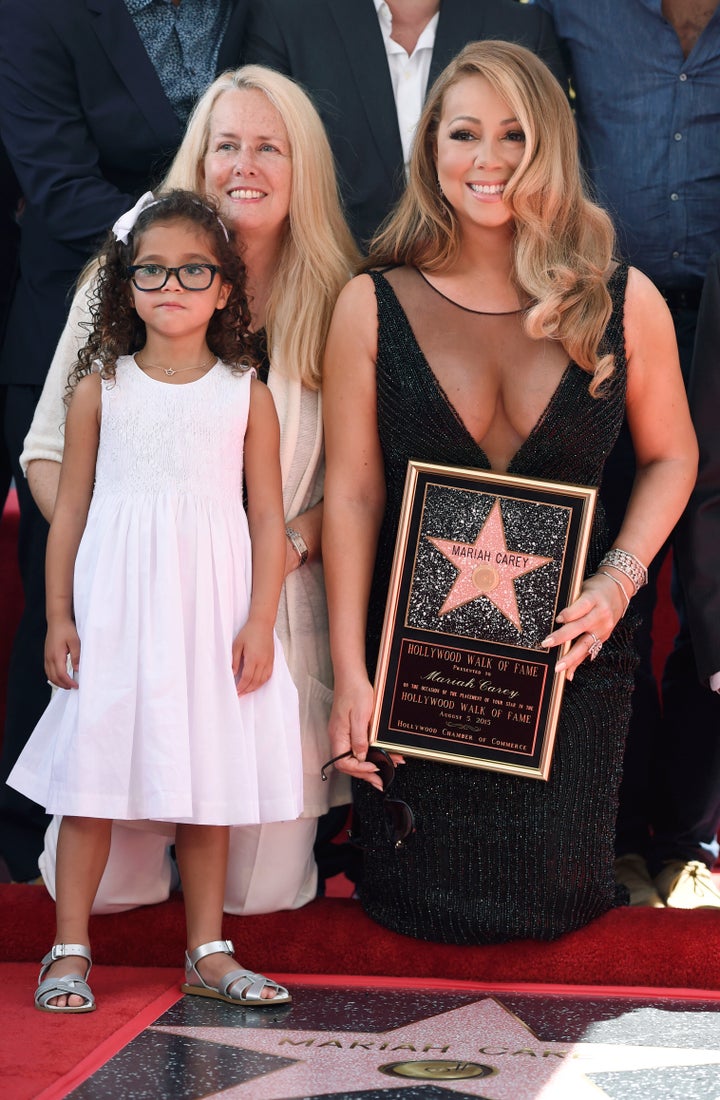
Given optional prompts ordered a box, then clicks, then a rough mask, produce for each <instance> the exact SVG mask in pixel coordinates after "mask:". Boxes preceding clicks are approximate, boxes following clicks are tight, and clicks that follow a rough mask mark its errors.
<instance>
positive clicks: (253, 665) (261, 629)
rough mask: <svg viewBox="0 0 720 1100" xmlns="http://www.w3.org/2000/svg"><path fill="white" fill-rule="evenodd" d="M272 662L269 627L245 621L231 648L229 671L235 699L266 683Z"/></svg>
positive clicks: (272, 639) (272, 646)
mask: <svg viewBox="0 0 720 1100" xmlns="http://www.w3.org/2000/svg"><path fill="white" fill-rule="evenodd" d="M274 659H275V638H274V636H273V630H272V627H271V626H267V625H265V624H264V623H258V622H255V621H253V620H252V619H248V621H247V622H246V623H245V626H244V627H243V628H242V630H241V631H240V632H239V633H238V635H237V637H236V638H235V641H234V642H233V645H232V670H233V676H234V677H235V685H236V687H237V693H238V695H246V694H247V693H248V692H250V691H255V690H256V688H259V687H261V686H262V685H263V684H264V683H265V682H266V681H267V680H269V679H270V676H271V674H272V670H273V661H274Z"/></svg>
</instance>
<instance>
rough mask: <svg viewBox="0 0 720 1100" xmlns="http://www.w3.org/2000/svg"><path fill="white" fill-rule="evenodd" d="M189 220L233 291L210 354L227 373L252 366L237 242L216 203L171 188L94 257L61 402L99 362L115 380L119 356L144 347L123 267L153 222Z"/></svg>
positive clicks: (215, 324) (215, 326) (211, 334)
mask: <svg viewBox="0 0 720 1100" xmlns="http://www.w3.org/2000/svg"><path fill="white" fill-rule="evenodd" d="M173 221H182V222H188V223H190V224H191V225H193V226H196V227H197V228H198V229H201V230H202V231H203V232H205V233H206V234H207V236H208V240H209V243H210V245H211V248H212V252H213V255H214V256H215V259H216V261H217V264H218V267H219V268H220V271H219V273H218V274H219V277H220V278H221V279H222V281H223V282H224V283H229V284H230V286H231V287H232V290H231V292H230V296H229V298H228V300H227V303H226V305H225V308H224V309H218V310H216V311H215V313H214V315H213V316H212V317H211V319H210V324H209V325H208V330H207V344H208V347H209V348H210V350H211V352H212V353H213V355H216V356H217V357H218V359H221V360H222V361H223V362H225V363H227V364H228V365H229V366H230V367H231V368H232V369H235V370H245V369H247V367H249V366H251V365H252V364H253V362H254V354H253V347H254V340H253V337H252V334H251V333H250V331H249V329H250V310H249V308H248V303H247V298H246V295H245V281H246V275H245V264H244V263H243V262H242V260H241V259H240V257H239V255H238V252H237V246H236V243H235V242H234V241H233V239H232V237H230V239H228V237H227V236H226V233H225V227H224V225H223V223H222V222H221V221H220V218H219V216H218V213H217V209H216V206H215V204H214V203H213V202H212V200H211V199H208V198H206V197H203V198H200V196H199V195H196V194H195V193H194V192H192V191H183V190H180V189H175V190H172V191H167V192H165V193H164V194H160V195H158V197H157V199H156V201H155V202H153V203H152V204H151V205H150V206H146V207H145V208H144V209H143V210H141V212H140V214H139V215H138V218H137V221H136V222H135V225H134V226H133V228H132V230H131V231H130V234H129V236H128V241H127V244H123V242H122V241H119V240H117V239H116V237H115V235H114V233H113V232H112V230H111V231H110V232H109V233H108V236H107V238H106V240H105V243H104V245H103V247H102V249H101V251H100V253H99V255H98V263H99V268H98V271H97V275H96V276H95V280H94V284H93V287H92V291H91V294H90V299H89V300H90V315H91V318H92V321H91V323H90V325H89V326H88V327H89V328H90V335H89V337H88V339H87V342H86V343H85V344H84V346H83V347H82V348H81V349H80V351H79V352H78V359H77V363H76V365H75V368H74V369H73V371H72V372H71V374H70V377H69V379H68V386H67V395H66V399H68V400H69V398H70V397H71V396H72V392H73V390H74V388H75V386H76V385H77V383H78V381H79V379H80V378H82V377H83V376H84V375H86V374H89V373H91V371H92V370H93V369H97V368H96V364H99V367H100V374H101V376H102V377H103V378H114V377H115V365H116V363H117V360H118V359H119V358H120V356H121V355H132V354H133V353H134V352H136V351H140V349H141V348H142V347H143V346H144V344H145V339H146V333H145V323H144V321H142V320H141V319H140V317H139V316H138V314H137V313H136V311H135V309H134V307H133V298H132V292H131V290H130V278H129V275H128V268H129V266H130V265H131V264H132V262H133V260H134V258H135V256H136V255H137V247H138V244H139V241H140V238H141V237H142V234H143V233H144V232H145V230H146V229H148V228H149V227H150V226H151V225H153V224H155V223H156V222H163V223H168V222H173Z"/></svg>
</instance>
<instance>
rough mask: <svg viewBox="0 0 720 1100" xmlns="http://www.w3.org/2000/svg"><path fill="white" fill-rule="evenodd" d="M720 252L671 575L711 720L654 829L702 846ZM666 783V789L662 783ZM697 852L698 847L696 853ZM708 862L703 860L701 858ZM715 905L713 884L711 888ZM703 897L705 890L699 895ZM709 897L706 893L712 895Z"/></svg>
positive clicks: (709, 753) (711, 777)
mask: <svg viewBox="0 0 720 1100" xmlns="http://www.w3.org/2000/svg"><path fill="white" fill-rule="evenodd" d="M718 348H720V252H716V253H715V254H714V255H713V256H712V257H711V259H710V263H709V265H708V269H707V275H706V277H705V284H704V286H703V290H702V297H701V299H700V309H699V311H698V321H697V330H696V338H695V352H694V354H693V359H692V365H691V367H690V376H689V379H688V400H689V402H690V412H691V414H692V418H693V423H694V425H695V431H696V432H697V437H698V443H699V445H700V463H699V467H698V477H697V483H696V485H695V488H694V490H693V494H692V496H691V497H690V501H689V503H688V506H687V508H686V509H685V513H684V515H683V517H682V519H681V520H680V523H679V524H678V527H677V531H676V535H675V552H676V554H677V564H678V574H679V581H680V585H681V587H682V596H683V601H684V605H685V608H686V611H687V619H688V624H689V627H690V636H691V638H692V644H693V650H694V654H695V664H696V667H697V673H698V676H699V678H700V680H701V682H702V684H703V688H702V689H701V690H705V691H707V692H708V693H710V692H712V698H711V701H710V704H709V706H708V713H709V714H712V713H714V717H715V721H714V722H707V723H706V724H705V726H704V727H703V728H702V729H700V730H699V731H696V730H693V731H692V732H693V742H692V744H691V746H690V748H689V749H688V747H687V741H686V740H685V739H684V740H683V749H684V751H682V752H677V753H675V755H674V757H673V771H672V773H671V774H670V773H668V775H669V781H668V782H667V787H666V788H663V789H662V790H661V791H660V792H659V793H660V799H659V802H660V805H661V813H660V818H659V821H658V823H657V828H658V830H659V832H660V833H661V839H662V837H663V835H666V836H669V837H670V838H671V839H672V838H674V837H676V836H678V835H680V836H682V837H683V838H684V839H689V840H690V842H691V843H693V842H694V843H695V844H697V843H698V842H699V843H700V844H701V845H702V846H703V847H704V849H705V851H707V852H712V853H713V854H714V851H715V850H716V848H717V841H716V837H717V836H718V830H720V735H719V734H718V723H719V722H720V695H718V693H719V692H720V431H718V425H719V422H720V362H718ZM668 788H669V789H668ZM703 854H704V853H703ZM707 862H710V859H707ZM714 893H715V895H716V897H715V901H716V907H720V890H718V889H717V887H716V886H715V887H714ZM703 900H704V902H705V904H707V901H708V899H707V897H705V898H704V899H703ZM710 900H712V895H711V898H710Z"/></svg>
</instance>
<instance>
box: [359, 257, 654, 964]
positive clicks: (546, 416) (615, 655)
mask: <svg viewBox="0 0 720 1100" xmlns="http://www.w3.org/2000/svg"><path fill="white" fill-rule="evenodd" d="M372 279H373V282H374V284H375V292H376V297H377V305H378V358H377V402H378V405H377V415H378V426H379V433H380V440H381V445H382V453H383V458H384V463H385V477H386V482H387V504H386V510H385V515H384V520H383V523H382V528H381V532H380V538H379V543H378V550H377V558H376V564H375V571H374V577H373V585H372V594H371V600H370V611H369V616H368V635H367V656H368V668H369V671H370V674H371V675H373V673H374V669H375V664H376V660H377V653H378V647H379V640H380V632H381V628H382V621H383V612H384V607H385V600H386V596H387V589H388V583H389V576H390V569H391V564H392V557H393V551H394V545H395V536H396V531H397V525H398V518H399V512H400V504H401V499H402V494H403V487H404V481H405V472H406V467H407V463H408V460H410V459H414V460H416V461H420V462H433V463H443V464H449V465H456V466H469V467H477V468H479V469H490V465H489V462H488V459H487V457H486V455H485V454H484V452H483V451H482V449H481V447H480V446H479V445H478V444H477V443H476V442H475V440H474V439H473V437H472V436H471V435H470V433H469V432H468V430H467V429H466V427H465V426H464V425H463V423H462V421H461V420H460V418H459V416H458V414H457V413H456V411H455V409H454V408H453V407H452V405H451V403H450V401H449V400H448V398H447V396H446V394H445V392H444V391H443V389H442V388H441V386H440V384H439V382H438V381H437V378H436V376H435V374H434V373H433V371H432V369H431V366H430V363H431V362H433V361H434V356H435V357H436V356H443V355H446V354H450V355H452V354H453V351H452V348H453V345H455V347H456V348H458V349H460V344H459V343H458V341H464V344H463V349H462V352H460V351H459V350H458V354H462V355H464V356H467V354H468V346H469V347H470V349H471V354H475V353H476V350H477V355H478V358H479V359H481V358H482V355H483V354H500V355H508V354H512V353H513V351H514V352H515V353H516V355H518V356H520V357H521V358H522V349H523V347H525V348H526V350H529V345H528V341H529V338H528V337H526V336H525V335H524V332H523V330H522V318H521V315H520V314H501V315H495V314H477V313H474V312H473V311H470V310H466V309H464V308H463V307H461V306H458V305H457V304H456V303H453V302H451V301H450V300H449V299H447V298H445V297H444V296H443V295H441V294H439V292H438V291H436V290H435V289H433V288H432V287H431V286H430V285H429V284H428V283H427V282H426V281H425V280H424V278H423V277H422V275H421V274H420V273H419V272H418V271H416V270H415V269H412V268H394V269H392V270H390V271H386V272H384V273H380V272H374V273H372ZM626 282H627V268H626V267H624V266H621V267H618V268H617V269H616V271H615V272H614V274H613V275H612V277H611V279H610V282H609V290H610V293H611V297H612V302H613V311H612V316H611V319H610V321H609V323H608V326H607V329H606V332H605V336H604V345H603V350H608V351H611V352H612V353H614V355H615V370H614V373H613V377H612V380H611V384H610V385H609V386H608V387H607V391H606V392H605V394H604V395H603V396H602V397H600V398H596V397H591V396H590V394H589V393H588V384H589V381H590V378H589V375H588V374H587V373H586V372H585V371H583V370H582V369H581V368H580V367H578V366H577V365H576V364H574V363H572V362H571V363H569V365H568V366H567V368H566V370H565V372H564V374H563V376H562V379H561V381H560V383H559V385H558V386H557V389H556V390H555V393H554V395H553V396H552V398H551V399H550V401H549V403H548V405H547V407H546V408H545V411H544V412H543V413H542V415H541V417H540V419H539V421H538V422H537V424H536V426H535V428H534V429H533V431H532V432H531V433H530V435H529V437H528V438H527V439H526V441H525V442H524V443H523V444H522V446H521V447H520V449H519V450H518V452H517V453H516V455H515V456H514V458H513V460H512V462H511V463H510V465H509V467H508V471H507V472H508V473H514V474H520V475H524V476H527V477H539V478H544V479H549V480H557V481H566V482H573V483H575V484H581V485H594V486H597V485H599V483H600V478H601V474H602V469H603V464H604V461H605V458H606V456H607V454H608V452H609V451H610V449H611V447H612V445H613V443H614V441H615V438H616V436H617V434H618V431H619V429H620V426H621V424H622V420H623V415H624V405H625V381H626V360H625V352H624V341H623V303H624V297H625V287H626ZM468 342H469V343H468ZM536 347H537V345H536ZM487 348H490V349H491V350H490V351H489V352H488V351H487ZM421 349H422V350H421ZM428 349H430V350H428ZM448 349H449V350H448ZM483 349H485V350H483ZM426 355H427V358H426ZM428 360H430V362H429V361H428ZM519 366H521V365H519ZM607 548H608V538H607V532H606V529H605V522H604V516H603V513H602V509H601V507H600V506H599V505H598V510H597V513H596V516H595V521H594V526H593V531H592V537H591V545H590V550H589V556H588V564H587V573H588V574H589V573H592V572H594V571H595V570H596V568H597V565H598V562H599V560H600V558H601V557H602V556H603V554H604V553H605V551H606V550H607ZM630 620H631V617H630V616H628V617H627V618H626V619H623V620H621V622H620V623H619V624H618V626H617V627H616V628H615V631H614V632H613V634H612V636H611V638H610V639H608V641H607V642H606V643H605V645H604V646H603V648H602V652H601V653H600V655H599V657H598V659H597V660H596V661H594V662H592V663H591V662H590V661H584V662H583V664H582V665H581V666H580V668H579V669H578V670H577V671H576V673H575V677H574V680H573V681H572V682H570V683H568V684H567V685H566V689H565V694H564V698H563V703H562V708H561V716H560V721H559V725H558V730H557V736H556V741H555V750H554V757H553V763H552V768H551V772H550V778H549V780H547V781H543V780H539V779H527V778H524V777H518V776H514V775H507V774H504V773H498V772H492V771H486V770H483V769H479V768H466V767H461V766H458V765H450V764H440V763H436V762H434V761H425V760H421V759H418V758H411V757H406V758H405V759H406V763H405V764H404V765H403V766H401V767H399V768H398V770H397V775H396V779H395V782H394V784H393V788H392V797H393V798H399V799H403V800H404V801H406V802H407V803H408V804H409V805H410V806H411V807H412V809H413V811H414V813H415V820H416V826H417V829H416V832H415V834H414V835H412V836H411V837H410V838H409V839H408V840H407V841H406V842H405V844H404V845H402V846H401V847H400V848H398V849H395V848H393V847H392V846H391V845H390V843H389V842H388V840H387V837H386V833H385V828H384V825H383V819H382V811H381V801H382V800H381V796H380V794H379V793H378V792H377V791H375V790H374V789H373V788H372V787H370V785H369V784H367V783H363V782H355V784H354V796H355V800H356V804H357V809H358V816H359V821H360V823H361V833H362V842H363V846H364V849H365V868H364V875H363V880H362V884H361V887H360V899H361V901H362V904H363V906H364V908H365V910H366V912H367V913H368V914H369V915H370V916H371V917H373V918H374V919H375V920H377V921H378V922H379V923H380V924H383V925H385V926H386V927H388V928H392V929H394V930H395V931H397V932H403V933H406V934H407V935H411V936H416V937H419V938H421V939H427V940H436V941H441V942H446V943H475V944H480V943H492V942H502V941H504V940H511V939H518V938H533V939H544V940H549V939H554V938H555V937H557V936H560V935H561V934H562V933H564V932H568V931H570V930H572V929H575V928H579V927H582V926H583V925H585V924H587V923H588V922H589V921H591V920H593V918H595V917H597V916H599V915H600V914H601V913H604V912H606V911H607V910H609V909H611V908H612V907H614V906H616V905H619V904H624V903H625V902H626V900H627V895H626V894H625V892H624V891H623V890H622V888H616V885H615V881H614V875H613V859H614V832H615V817H616V813H617V794H618V787H619V783H620V775H621V767H622V760H623V749H624V740H625V734H626V729H627V724H628V720H629V713H630V694H631V690H632V682H633V671H634V667H635V655H634V650H633V647H632V627H631V621H630Z"/></svg>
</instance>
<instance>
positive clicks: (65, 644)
mask: <svg viewBox="0 0 720 1100" xmlns="http://www.w3.org/2000/svg"><path fill="white" fill-rule="evenodd" d="M68 656H69V657H70V664H71V667H72V670H73V676H75V677H76V676H77V671H78V669H79V667H80V638H79V636H78V632H77V630H76V628H75V623H74V622H73V621H72V619H61V620H58V621H53V622H51V623H49V624H48V630H47V635H46V637H45V675H46V676H47V678H48V681H49V682H50V683H51V684H54V685H55V687H59V688H76V687H77V686H78V683H77V679H73V676H71V675H70V673H69V672H68Z"/></svg>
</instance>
